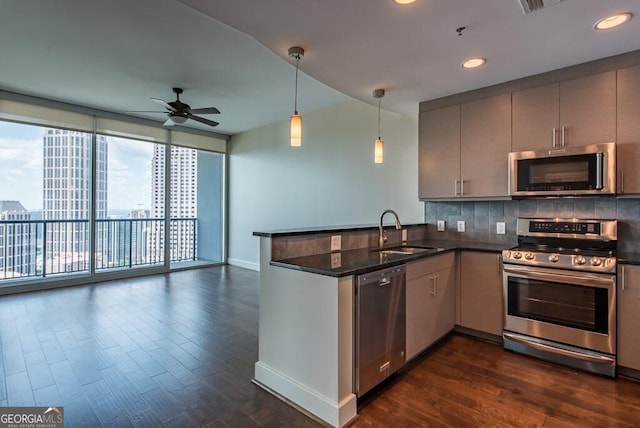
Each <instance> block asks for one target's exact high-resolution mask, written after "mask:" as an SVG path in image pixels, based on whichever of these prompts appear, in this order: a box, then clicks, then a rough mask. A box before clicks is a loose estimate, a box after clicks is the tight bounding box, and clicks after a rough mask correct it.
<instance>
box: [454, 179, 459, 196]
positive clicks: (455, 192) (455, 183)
mask: <svg viewBox="0 0 640 428" xmlns="http://www.w3.org/2000/svg"><path fill="white" fill-rule="evenodd" d="M453 196H458V180H453Z"/></svg>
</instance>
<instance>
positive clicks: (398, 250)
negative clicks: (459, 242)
mask: <svg viewBox="0 0 640 428" xmlns="http://www.w3.org/2000/svg"><path fill="white" fill-rule="evenodd" d="M439 250H442V248H437V247H428V246H416V247H414V246H410V245H402V246H400V247H392V248H381V249H375V250H372V251H376V252H378V253H380V254H420V253H427V252H433V251H439Z"/></svg>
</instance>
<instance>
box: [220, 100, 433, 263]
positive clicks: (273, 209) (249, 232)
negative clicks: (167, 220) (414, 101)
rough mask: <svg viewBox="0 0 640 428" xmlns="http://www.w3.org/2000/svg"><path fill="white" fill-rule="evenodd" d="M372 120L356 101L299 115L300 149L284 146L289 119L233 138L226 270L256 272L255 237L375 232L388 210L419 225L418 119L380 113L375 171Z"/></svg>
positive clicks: (373, 113)
mask: <svg viewBox="0 0 640 428" xmlns="http://www.w3.org/2000/svg"><path fill="white" fill-rule="evenodd" d="M383 107H384V102H383ZM416 108H417V107H416ZM377 114H378V109H377V107H374V106H371V105H368V104H365V103H362V102H360V101H347V102H345V103H343V104H339V105H337V106H334V107H331V108H327V109H323V110H320V111H316V112H313V113H309V114H304V112H303V113H302V116H303V119H302V120H303V131H302V147H298V148H294V147H290V146H289V138H288V133H289V121H288V120H285V121H282V122H278V123H275V124H272V125H268V126H265V127H262V128H258V129H254V130H251V131H248V132H244V133H241V134H237V135H235V136H234V137H233V138H232V139H231V141H230V142H229V146H228V147H229V255H228V259H229V263H230V264H236V265H239V266H244V267H249V268H254V269H259V267H258V266H259V240H258V238H257V237H254V236H253V232H254V231H269V230H279V229H290V228H304V227H314V226H336V225H340V226H343V225H345V226H346V225H363V224H367V225H369V224H370V225H375V224H377V223H378V222H379V221H380V214H381V213H382V211H384V210H385V209H387V208H391V209H394V210H396V211H397V212H398V215H399V216H400V221H401V222H403V223H415V222H422V221H424V206H423V204H422V203H421V202H419V201H418V118H417V117H418V116H417V113H416V114H415V115H411V116H399V115H396V114H392V113H387V112H385V111H384V110H383V111H382V117H381V134H382V139H383V140H384V142H385V153H384V163H383V164H377V165H376V164H374V163H373V143H374V141H375V139H376V137H377V123H378V122H377V121H378V119H377ZM387 220H390V219H387Z"/></svg>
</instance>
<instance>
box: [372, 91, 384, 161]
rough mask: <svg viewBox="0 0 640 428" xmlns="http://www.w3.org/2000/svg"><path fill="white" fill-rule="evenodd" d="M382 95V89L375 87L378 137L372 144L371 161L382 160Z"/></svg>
mask: <svg viewBox="0 0 640 428" xmlns="http://www.w3.org/2000/svg"><path fill="white" fill-rule="evenodd" d="M382 97H384V89H376V90H375V91H373V98H377V99H378V139H377V140H376V142H375V144H374V146H373V162H374V163H382V162H383V161H384V141H382V138H380V104H381V103H382Z"/></svg>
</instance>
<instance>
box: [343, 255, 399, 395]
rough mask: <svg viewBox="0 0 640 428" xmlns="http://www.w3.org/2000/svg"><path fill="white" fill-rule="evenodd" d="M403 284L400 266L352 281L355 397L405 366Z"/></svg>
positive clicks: (368, 274)
mask: <svg viewBox="0 0 640 428" xmlns="http://www.w3.org/2000/svg"><path fill="white" fill-rule="evenodd" d="M405 282H406V272H405V267H404V265H403V266H397V267H393V268H389V269H384V270H379V271H375V272H371V273H367V274H363V275H359V276H358V277H357V279H356V287H355V293H356V298H355V305H356V310H355V314H356V322H355V329H356V331H355V357H356V358H355V370H354V374H355V379H354V388H355V393H356V394H357V396H358V397H360V396H362V395H364V394H365V393H366V392H368V391H369V390H370V389H371V388H373V387H374V386H376V385H377V384H379V383H380V382H382V381H383V380H384V379H386V378H387V377H388V376H389V375H391V374H393V373H394V372H396V371H397V370H398V369H400V368H401V367H402V366H403V365H404V364H405V348H406V342H407V340H406V332H405V331H406V285H405Z"/></svg>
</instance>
